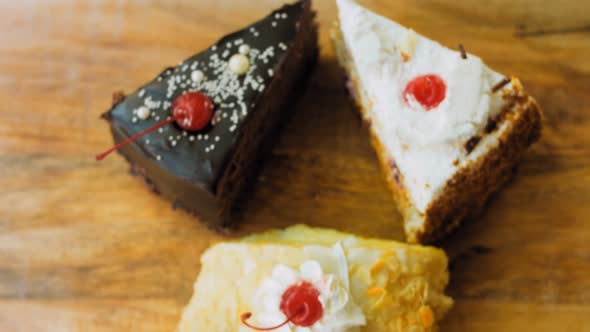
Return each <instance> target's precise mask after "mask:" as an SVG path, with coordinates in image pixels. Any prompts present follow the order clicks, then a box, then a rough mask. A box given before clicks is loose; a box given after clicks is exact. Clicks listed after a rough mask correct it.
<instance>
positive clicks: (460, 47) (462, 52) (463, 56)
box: [459, 44, 467, 59]
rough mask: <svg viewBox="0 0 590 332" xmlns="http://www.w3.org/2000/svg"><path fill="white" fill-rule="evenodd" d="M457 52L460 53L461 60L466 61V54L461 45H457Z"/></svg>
mask: <svg viewBox="0 0 590 332" xmlns="http://www.w3.org/2000/svg"><path fill="white" fill-rule="evenodd" d="M459 52H461V59H467V52H465V47H463V44H459Z"/></svg>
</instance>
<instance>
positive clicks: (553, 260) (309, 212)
mask: <svg viewBox="0 0 590 332" xmlns="http://www.w3.org/2000/svg"><path fill="white" fill-rule="evenodd" d="M280 3H281V1H280V0H257V1H251V0H241V1H233V0H216V1H208V0H207V1H206V0H200V1H199V0H175V1H166V2H164V1H156V0H129V1H125V0H119V1H117V0H108V1H107V0H93V1H84V0H79V1H63V0H51V1H46V0H28V1H24V0H23V1H2V2H1V3H0V17H1V19H0V31H1V33H0V105H1V106H0V331H45V330H46V331H172V330H173V329H174V326H175V324H176V321H177V319H178V317H179V313H180V310H181V308H182V306H183V305H184V304H185V303H186V302H187V301H188V299H189V297H190V296H191V285H192V283H193V281H194V279H195V278H196V276H197V274H198V270H199V264H198V260H199V256H200V255H201V253H202V252H203V250H204V249H205V248H207V247H208V246H209V245H211V244H212V243H214V242H215V241H218V240H220V239H222V236H220V235H218V234H214V233H212V232H211V231H209V230H207V229H206V228H205V227H203V226H202V225H201V224H199V223H198V222H197V220H195V219H193V218H191V217H190V216H188V215H186V214H185V213H183V212H179V211H174V210H172V209H171V208H170V205H169V203H168V202H165V201H163V200H161V199H160V198H159V197H157V196H155V195H154V194H152V193H151V192H149V191H148V190H146V188H145V187H144V185H143V183H141V182H140V181H138V180H136V179H134V178H133V177H131V176H130V175H129V174H128V173H127V170H128V165H127V164H126V163H125V162H124V161H123V159H122V158H120V157H114V158H109V159H108V160H106V161H105V162H102V163H97V162H95V161H94V160H93V156H94V154H96V153H97V152H99V151H101V150H103V149H104V148H106V147H108V146H109V145H110V144H111V138H110V136H109V133H108V130H107V126H106V124H105V123H104V122H103V121H100V120H99V119H98V115H99V114H100V113H101V112H102V111H104V110H106V109H107V108H108V106H109V102H110V95H111V92H112V91H113V90H115V89H123V90H125V91H131V90H132V89H134V88H135V87H137V86H138V85H140V84H142V83H143V82H146V81H148V80H150V79H151V78H152V77H153V76H154V75H155V74H157V73H158V72H159V71H160V70H161V69H162V68H163V67H164V66H166V65H169V64H175V63H177V62H178V61H179V60H181V59H183V58H185V57H187V56H189V55H190V54H191V53H193V52H195V51H198V50H200V49H203V48H205V47H206V46H208V45H209V44H211V43H212V42H214V41H215V40H216V39H217V38H218V37H220V36H221V35H222V34H224V33H228V32H230V31H232V30H235V29H237V28H239V27H241V26H243V25H246V24H248V23H249V22H251V21H253V20H255V19H257V18H259V17H261V16H263V15H266V13H267V12H268V11H269V10H270V9H271V8H274V7H276V6H278V5H279V4H280ZM364 3H365V4H367V5H369V7H371V8H373V9H375V10H378V11H379V12H381V13H383V14H384V15H387V16H389V17H391V18H393V19H396V20H398V21H400V22H401V23H403V24H407V25H411V26H413V27H414V28H415V30H417V31H418V32H421V33H423V34H425V35H427V36H430V37H432V38H435V39H437V40H439V41H441V42H442V43H443V44H446V45H449V46H451V47H454V46H455V45H457V44H458V43H463V44H464V45H465V47H466V48H467V50H468V51H470V52H473V53H476V54H479V55H480V56H482V58H484V59H485V61H486V62H487V63H488V64H489V65H490V66H492V67H493V68H495V69H497V70H499V71H501V72H504V73H506V74H514V75H517V76H519V77H521V78H522V81H523V82H524V84H525V86H526V87H527V88H528V90H529V91H530V92H531V93H532V94H533V95H535V96H536V97H537V98H538V100H539V102H540V104H541V105H542V106H543V107H544V109H545V115H546V122H545V131H544V136H543V138H542V140H541V142H540V143H538V144H537V145H535V146H534V148H532V150H530V151H529V153H528V154H527V155H526V158H525V159H524V161H523V163H522V165H521V169H520V170H521V172H520V175H519V176H518V177H517V178H516V179H515V180H514V181H513V182H511V183H510V184H509V185H508V187H507V188H506V189H505V190H504V191H502V192H501V193H500V194H498V195H497V196H496V197H495V198H494V199H493V200H492V201H491V202H490V204H489V206H488V208H487V209H486V211H485V212H484V213H483V214H482V216H481V217H479V218H477V220H472V221H470V222H469V223H468V224H466V225H464V227H462V228H461V229H460V230H459V231H458V232H457V233H455V234H454V235H453V236H451V237H450V238H448V239H446V240H445V241H443V242H442V243H441V246H442V247H444V248H445V249H446V250H447V252H448V254H449V255H450V257H451V262H452V269H451V271H452V280H451V285H450V287H449V293H450V294H451V295H452V296H453V297H454V298H455V299H456V306H455V307H454V309H453V310H452V311H451V313H450V315H449V316H448V318H447V319H446V320H445V321H444V323H443V331H584V330H586V331H590V322H589V320H588V319H587V317H588V315H590V277H589V276H590V241H589V240H590V204H589V203H590V93H589V91H590V61H589V60H588V57H589V56H590V32H589V29H590V28H589V26H590V19H589V18H588V10H589V8H590V2H589V1H588V0H567V1H565V0H564V1H540V0H513V1H507V0H493V1H488V2H487V3H488V4H487V5H485V6H483V5H481V2H479V1H469V0H462V1H442V0H438V1H436V0H421V1H411V0H396V1H387V0H381V1H377V0H373V1H365V2H364ZM315 8H316V9H317V10H318V11H319V21H320V22H321V26H322V29H321V48H322V57H321V61H320V65H319V67H318V69H317V70H316V72H315V74H314V78H313V82H312V83H311V86H310V88H309V89H308V92H307V94H306V95H305V97H304V98H303V100H301V102H300V103H299V105H298V110H297V113H296V115H295V116H294V118H293V119H292V121H291V122H290V123H289V124H288V125H287V128H286V129H285V131H284V133H283V135H282V136H281V137H280V139H279V142H278V144H277V146H276V148H275V149H274V151H273V152H272V154H271V155H270V156H269V158H268V160H267V162H266V163H265V166H264V169H263V170H262V172H261V175H260V177H259V178H258V181H257V182H258V183H257V185H256V187H255V189H254V190H253V192H252V193H251V196H252V198H251V200H250V204H248V206H246V208H245V213H244V215H243V219H244V226H243V228H242V229H241V231H240V234H246V233H249V232H252V231H258V230H264V229H267V228H270V227H283V226H287V225H290V224H293V223H309V224H312V225H318V226H328V227H335V228H338V229H341V230H345V231H352V232H355V233H359V234H362V235H370V236H380V237H388V238H394V239H400V238H401V228H400V226H399V216H398V215H397V213H396V212H395V209H394V208H393V205H392V204H391V201H390V195H389V193H388V192H387V190H386V187H385V184H384V183H383V181H382V180H381V178H380V175H379V172H378V167H377V160H376V158H375V156H374V154H373V152H372V150H371V148H370V146H369V140H368V135H367V131H366V129H365V128H364V127H363V126H362V125H361V123H360V121H359V119H358V117H357V116H356V115H355V113H354V112H353V111H352V103H351V102H350V101H349V100H348V98H347V96H346V94H345V92H344V88H343V80H342V76H341V74H340V72H339V69H338V67H337V64H336V63H335V60H334V56H333V51H332V49H331V47H330V45H329V43H328V32H327V30H328V27H329V26H330V22H331V21H332V20H333V19H334V17H335V10H334V9H335V8H334V3H333V1H332V0H326V1H320V0H316V3H315ZM518 33H522V34H523V35H522V36H517V34H518Z"/></svg>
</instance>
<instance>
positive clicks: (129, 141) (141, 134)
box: [96, 114, 183, 161]
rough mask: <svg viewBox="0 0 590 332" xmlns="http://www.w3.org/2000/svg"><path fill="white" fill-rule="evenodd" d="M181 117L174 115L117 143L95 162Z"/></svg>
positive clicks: (97, 157)
mask: <svg viewBox="0 0 590 332" xmlns="http://www.w3.org/2000/svg"><path fill="white" fill-rule="evenodd" d="M182 117H183V115H182V114H177V115H175V116H173V117H171V118H170V119H167V120H164V121H162V122H160V123H157V124H155V125H154V126H152V127H150V128H148V129H146V130H144V131H142V132H141V133H139V134H137V135H135V136H131V137H129V138H128V139H126V140H124V141H123V142H121V143H119V144H117V145H115V146H113V147H112V148H110V149H108V150H106V151H105V152H103V153H101V154H99V155H97V156H96V160H97V161H100V160H103V159H104V158H106V157H107V156H108V155H109V154H111V153H112V152H113V151H116V150H118V149H120V148H122V147H124V146H125V145H127V144H129V143H131V142H133V141H135V140H136V139H138V138H140V137H141V136H144V135H147V134H149V133H151V132H152V131H154V130H157V129H158V128H160V127H164V126H165V125H167V124H169V123H172V122H174V121H176V120H178V119H180V118H182Z"/></svg>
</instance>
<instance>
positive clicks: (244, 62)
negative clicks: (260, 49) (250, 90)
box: [229, 54, 250, 75]
mask: <svg viewBox="0 0 590 332" xmlns="http://www.w3.org/2000/svg"><path fill="white" fill-rule="evenodd" d="M249 67H250V61H248V58H246V56H245V55H243V54H234V55H232V57H231V58H230V59H229V69H230V70H231V71H233V72H234V73H236V74H238V75H244V74H245V73H246V72H247V71H248V68H249Z"/></svg>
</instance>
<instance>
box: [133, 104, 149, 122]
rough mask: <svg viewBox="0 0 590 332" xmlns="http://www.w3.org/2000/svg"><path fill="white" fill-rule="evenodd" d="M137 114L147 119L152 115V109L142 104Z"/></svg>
mask: <svg viewBox="0 0 590 332" xmlns="http://www.w3.org/2000/svg"><path fill="white" fill-rule="evenodd" d="M136 114H137V117H139V118H140V119H142V120H147V119H148V118H149V117H150V114H151V111H150V110H149V109H148V108H147V107H145V106H140V107H139V108H138V109H137V110H136Z"/></svg>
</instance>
